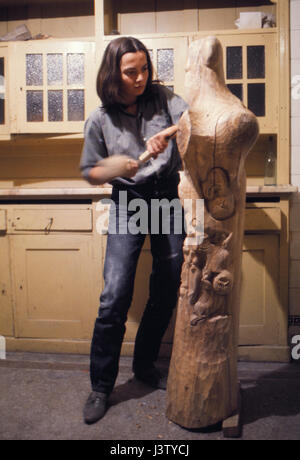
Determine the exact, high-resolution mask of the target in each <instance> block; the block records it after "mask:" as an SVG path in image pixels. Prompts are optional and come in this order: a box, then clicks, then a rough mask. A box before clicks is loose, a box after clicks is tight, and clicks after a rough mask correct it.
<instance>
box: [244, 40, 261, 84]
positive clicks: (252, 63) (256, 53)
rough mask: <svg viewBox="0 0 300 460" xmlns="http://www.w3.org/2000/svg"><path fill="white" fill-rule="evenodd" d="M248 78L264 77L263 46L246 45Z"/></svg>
mask: <svg viewBox="0 0 300 460" xmlns="http://www.w3.org/2000/svg"><path fill="white" fill-rule="evenodd" d="M247 68H248V78H265V47H264V46H247Z"/></svg>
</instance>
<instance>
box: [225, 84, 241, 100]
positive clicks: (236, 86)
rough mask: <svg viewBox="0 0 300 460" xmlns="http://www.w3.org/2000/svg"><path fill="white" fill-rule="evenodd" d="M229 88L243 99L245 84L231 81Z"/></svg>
mask: <svg viewBox="0 0 300 460" xmlns="http://www.w3.org/2000/svg"><path fill="white" fill-rule="evenodd" d="M227 87H228V89H230V91H231V92H232V94H234V95H235V96H236V97H238V98H239V99H240V100H241V101H242V100H243V85H242V84H241V83H231V84H228V85H227Z"/></svg>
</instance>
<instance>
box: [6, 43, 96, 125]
mask: <svg viewBox="0 0 300 460" xmlns="http://www.w3.org/2000/svg"><path fill="white" fill-rule="evenodd" d="M94 51H95V44H94V43H90V42H60V41H50V42H48V41H47V42H45V41H37V42H32V41H31V42H30V43H22V44H20V43H18V46H14V48H13V52H14V69H15V71H16V75H15V78H16V96H17V97H16V100H17V105H16V106H15V108H14V110H15V111H16V114H15V119H16V123H15V125H14V127H13V130H14V132H17V133H57V132H58V133H62V132H64V133H72V132H79V133H81V132H82V131H83V125H84V120H85V119H86V117H87V115H88V114H89V112H90V111H91V110H92V109H93V108H94V106H95V101H96V98H95V84H94V83H95V65H94Z"/></svg>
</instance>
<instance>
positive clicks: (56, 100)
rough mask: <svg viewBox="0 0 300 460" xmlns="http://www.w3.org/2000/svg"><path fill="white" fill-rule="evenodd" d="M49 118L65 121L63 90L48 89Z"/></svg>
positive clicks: (50, 119)
mask: <svg viewBox="0 0 300 460" xmlns="http://www.w3.org/2000/svg"><path fill="white" fill-rule="evenodd" d="M48 120H49V121H63V91H62V90H57V91H53V90H50V91H48Z"/></svg>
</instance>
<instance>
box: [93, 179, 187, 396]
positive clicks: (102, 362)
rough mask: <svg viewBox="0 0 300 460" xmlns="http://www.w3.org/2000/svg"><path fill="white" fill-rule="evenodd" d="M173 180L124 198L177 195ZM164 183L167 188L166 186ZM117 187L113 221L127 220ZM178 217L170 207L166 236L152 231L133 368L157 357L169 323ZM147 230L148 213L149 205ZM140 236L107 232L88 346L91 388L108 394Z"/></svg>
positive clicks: (176, 274)
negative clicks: (146, 295) (96, 310)
mask: <svg viewBox="0 0 300 460" xmlns="http://www.w3.org/2000/svg"><path fill="white" fill-rule="evenodd" d="M177 183H178V180H176V181H175V183H174V181H173V183H170V184H165V183H164V185H162V184H160V183H159V182H154V183H151V184H150V185H149V186H144V187H136V188H135V190H134V191H133V192H132V191H129V192H128V200H130V199H131V198H136V197H141V198H143V199H145V201H146V202H147V203H148V204H150V201H151V199H153V198H157V199H162V198H168V199H169V200H171V199H174V198H178V195H177ZM166 185H167V190H166ZM118 192H119V190H117V189H115V188H114V190H113V194H112V199H113V200H114V202H115V204H116V210H117V221H118V222H119V220H120V219H121V220H122V221H123V223H124V220H125V221H127V222H128V220H129V219H130V217H131V216H132V214H133V213H132V212H128V211H127V210H124V209H123V210H121V211H122V212H118V211H119V210H120V209H119V201H118ZM176 218H177V219H180V218H181V219H182V221H183V212H182V209H181V215H180V216H179V213H178V210H177V215H176V211H174V208H172V207H171V208H170V213H169V220H170V224H171V232H170V234H163V233H158V234H151V233H150V232H149V233H150V242H151V254H152V257H153V265H152V273H151V276H150V283H149V299H148V302H147V304H146V307H145V310H144V313H143V316H142V319H141V322H140V325H139V328H138V332H137V335H136V340H135V348H134V358H133V370H134V371H135V370H137V369H139V370H141V369H143V368H147V367H149V366H151V365H152V364H153V362H154V361H155V360H156V359H157V357H158V353H159V349H160V345H161V341H162V338H163V335H164V333H165V331H166V329H167V327H168V324H169V322H170V319H171V317H172V313H173V310H174V307H175V306H176V303H177V293H178V288H179V285H180V274H181V266H182V262H183V255H182V246H183V241H184V237H185V233H184V228H183V227H184V225H182V232H181V233H180V234H178V233H175V231H174V228H173V223H174V220H175V219H176ZM149 228H151V212H150V206H149ZM145 237H146V235H145V234H141V233H138V234H131V233H127V234H112V233H109V234H108V239H107V249H106V257H105V264H104V282H105V285H104V290H103V292H102V294H101V296H100V308H99V313H98V317H97V319H96V322H95V328H94V334H93V339H92V346H91V365H90V375H91V384H92V389H93V391H99V392H103V393H107V394H109V393H110V392H111V391H112V389H113V387H114V384H115V381H116V378H117V375H118V369H119V357H120V351H121V346H122V342H123V337H124V333H125V323H126V320H127V314H128V310H129V308H130V304H131V301H132V296H133V288H134V279H135V273H136V267H137V262H138V258H139V255H140V253H141V249H142V247H143V244H144V241H145Z"/></svg>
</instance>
